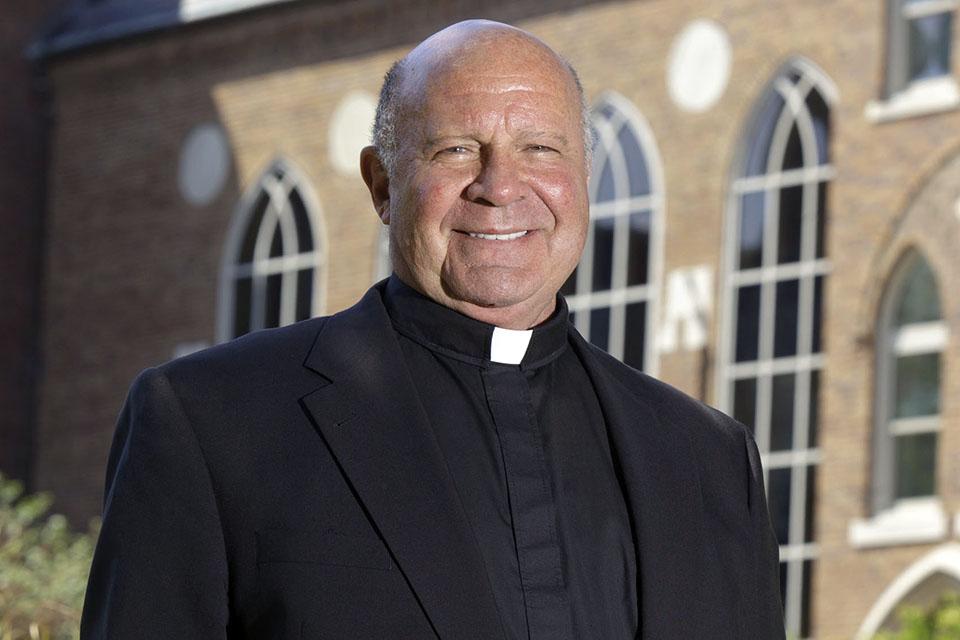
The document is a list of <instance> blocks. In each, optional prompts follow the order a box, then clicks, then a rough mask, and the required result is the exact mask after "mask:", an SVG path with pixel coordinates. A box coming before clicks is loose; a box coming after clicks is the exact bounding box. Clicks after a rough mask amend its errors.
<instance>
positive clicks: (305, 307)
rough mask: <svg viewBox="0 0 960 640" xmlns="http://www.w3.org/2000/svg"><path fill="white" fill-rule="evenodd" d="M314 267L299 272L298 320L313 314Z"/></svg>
mask: <svg viewBox="0 0 960 640" xmlns="http://www.w3.org/2000/svg"><path fill="white" fill-rule="evenodd" d="M312 307H313V269H302V270H300V271H298V272H297V320H306V319H307V318H309V317H310V316H311V315H313V313H312V311H313V308H312Z"/></svg>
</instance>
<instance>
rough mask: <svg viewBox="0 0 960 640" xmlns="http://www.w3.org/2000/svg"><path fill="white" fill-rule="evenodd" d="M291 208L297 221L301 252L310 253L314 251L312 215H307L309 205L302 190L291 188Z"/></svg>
mask: <svg viewBox="0 0 960 640" xmlns="http://www.w3.org/2000/svg"><path fill="white" fill-rule="evenodd" d="M290 209H291V210H292V211H293V219H294V220H295V221H296V223H297V242H298V243H299V245H300V253H309V252H311V251H313V231H312V230H311V229H310V217H309V216H308V215H307V207H306V205H305V204H304V203H303V198H301V197H300V192H299V191H297V190H296V189H291V190H290Z"/></svg>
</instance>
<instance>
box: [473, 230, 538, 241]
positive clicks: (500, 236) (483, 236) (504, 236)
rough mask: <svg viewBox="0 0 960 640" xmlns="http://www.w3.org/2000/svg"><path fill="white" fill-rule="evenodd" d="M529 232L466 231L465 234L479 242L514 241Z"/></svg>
mask: <svg viewBox="0 0 960 640" xmlns="http://www.w3.org/2000/svg"><path fill="white" fill-rule="evenodd" d="M528 233H529V231H527V230H524V231H515V232H513V233H475V232H471V231H467V232H466V234H467V235H468V236H470V237H471V238H478V239H480V240H516V239H517V238H522V237H523V236H525V235H527V234H528Z"/></svg>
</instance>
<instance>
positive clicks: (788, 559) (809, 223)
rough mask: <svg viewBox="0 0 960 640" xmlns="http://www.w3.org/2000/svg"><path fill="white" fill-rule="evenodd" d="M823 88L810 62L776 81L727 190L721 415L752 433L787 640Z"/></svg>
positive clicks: (800, 506)
mask: <svg viewBox="0 0 960 640" xmlns="http://www.w3.org/2000/svg"><path fill="white" fill-rule="evenodd" d="M834 95H835V89H833V85H832V83H831V82H830V81H829V79H827V78H826V77H825V76H824V75H823V74H822V73H821V72H820V71H819V70H817V69H816V68H815V67H814V66H813V65H812V64H810V63H808V62H806V61H801V60H798V61H795V62H793V63H791V64H789V65H787V66H786V67H785V68H784V69H783V70H782V71H781V72H780V73H778V74H777V75H776V76H775V77H774V79H773V81H772V82H771V83H770V84H769V85H768V88H767V90H766V91H765V93H764V94H763V95H762V96H761V98H760V100H759V102H758V104H757V106H756V108H755V109H754V112H753V113H752V114H751V116H750V119H749V120H748V121H747V129H746V132H745V137H744V140H743V143H742V144H743V146H742V147H741V152H740V159H739V162H738V166H737V169H736V171H735V176H736V177H735V179H734V180H733V182H732V184H731V188H730V201H729V206H728V215H727V225H726V236H725V237H726V242H725V255H724V263H725V275H724V306H723V312H724V316H723V323H722V327H723V333H722V339H721V347H720V366H719V367H718V376H719V379H718V382H719V387H718V399H719V404H720V406H721V408H722V409H723V410H725V411H727V412H728V413H730V414H732V415H733V416H734V417H735V418H737V419H738V420H740V421H741V422H743V423H744V424H746V425H747V426H748V427H750V428H751V429H752V430H753V433H754V437H755V438H756V441H757V446H758V447H759V449H760V452H761V454H762V456H763V462H764V468H765V470H766V475H767V478H766V486H767V496H768V502H769V505H770V512H771V518H772V520H773V525H774V529H775V531H776V535H777V538H778V540H779V542H780V558H781V566H780V586H781V592H782V593H781V595H782V596H783V599H784V611H785V617H786V625H787V632H788V635H790V634H793V635H794V636H795V637H800V638H803V637H807V635H809V633H810V629H809V620H810V618H809V604H810V603H809V592H810V584H811V573H812V570H813V560H814V558H815V557H816V546H815V544H814V537H813V536H814V531H815V526H814V522H813V515H814V503H815V496H814V489H815V487H816V469H817V464H818V463H819V460H820V452H819V450H818V448H817V403H818V395H819V386H820V370H821V369H822V367H823V356H822V354H821V349H822V345H821V339H820V325H821V311H822V306H823V283H824V277H825V275H826V274H827V273H828V271H829V263H828V262H827V260H826V252H825V242H824V240H825V230H826V225H827V212H826V202H827V197H826V196H827V188H828V185H829V181H830V180H831V178H832V177H833V174H834V172H833V168H832V166H831V165H830V145H829V142H830V107H829V105H830V103H831V102H832V101H833V100H834V98H833V96H834Z"/></svg>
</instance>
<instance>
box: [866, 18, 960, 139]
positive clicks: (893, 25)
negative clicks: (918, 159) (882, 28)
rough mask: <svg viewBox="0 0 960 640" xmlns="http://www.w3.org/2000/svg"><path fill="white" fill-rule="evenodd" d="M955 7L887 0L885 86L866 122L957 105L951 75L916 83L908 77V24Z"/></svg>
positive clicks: (959, 96)
mask: <svg viewBox="0 0 960 640" xmlns="http://www.w3.org/2000/svg"><path fill="white" fill-rule="evenodd" d="M958 6H960V0H925V1H922V2H911V3H909V4H907V3H905V2H904V0H888V5H887V15H888V16H889V17H888V22H887V33H886V36H887V60H886V76H887V80H886V87H885V90H884V97H883V98H880V99H877V100H871V101H870V102H868V103H867V105H866V108H865V109H864V116H865V117H866V119H867V120H868V121H869V122H872V123H874V124H879V123H882V122H890V121H892V120H901V119H904V118H915V117H918V116H923V115H930V114H934V113H941V112H944V111H950V110H952V109H956V108H957V107H958V106H960V88H958V85H957V81H956V80H955V79H954V78H953V76H952V75H950V74H944V75H942V76H939V77H936V78H922V79H919V80H910V78H908V77H907V75H908V71H907V64H908V61H907V48H908V45H909V43H908V33H907V32H908V26H907V22H908V21H909V20H913V19H916V18H922V17H924V16H930V15H936V14H939V13H948V12H951V11H954V10H956V9H957V7H958Z"/></svg>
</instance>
